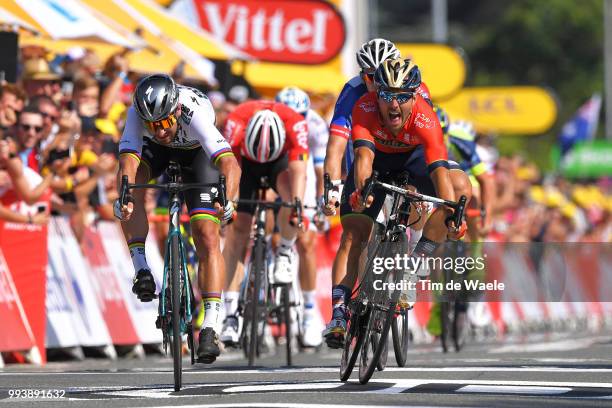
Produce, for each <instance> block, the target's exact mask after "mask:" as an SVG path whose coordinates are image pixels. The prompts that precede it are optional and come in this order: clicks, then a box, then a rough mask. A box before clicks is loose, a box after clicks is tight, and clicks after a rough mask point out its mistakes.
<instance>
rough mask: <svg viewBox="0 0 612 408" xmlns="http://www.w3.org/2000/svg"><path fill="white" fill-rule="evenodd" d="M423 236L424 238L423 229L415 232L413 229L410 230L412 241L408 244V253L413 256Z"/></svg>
mask: <svg viewBox="0 0 612 408" xmlns="http://www.w3.org/2000/svg"><path fill="white" fill-rule="evenodd" d="M422 236H423V230H422V229H421V230H418V231H415V230H413V229H412V228H410V241H409V242H408V253H409V254H412V251H414V248H416V245H417V242H419V240H420V239H421V237H422Z"/></svg>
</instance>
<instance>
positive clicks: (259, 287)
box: [243, 240, 266, 367]
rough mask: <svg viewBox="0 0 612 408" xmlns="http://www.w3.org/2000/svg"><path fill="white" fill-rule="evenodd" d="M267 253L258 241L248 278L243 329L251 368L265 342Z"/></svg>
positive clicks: (244, 345) (246, 352)
mask: <svg viewBox="0 0 612 408" xmlns="http://www.w3.org/2000/svg"><path fill="white" fill-rule="evenodd" d="M265 253H266V248H265V245H264V244H263V242H261V241H260V240H257V241H256V242H255V245H254V246H253V253H252V255H251V264H250V268H249V277H248V285H249V288H247V303H246V307H245V309H246V313H245V324H244V327H243V330H245V332H244V333H245V336H243V338H244V341H243V347H245V354H246V357H247V358H248V360H249V367H251V366H253V365H254V364H255V357H257V356H258V354H259V353H258V351H259V347H261V345H260V344H259V342H260V341H263V338H260V337H261V336H260V334H263V333H260V326H262V327H263V324H262V323H263V319H262V316H261V311H262V310H263V308H264V307H265V296H263V295H262V293H263V292H264V290H263V289H264V284H263V280H264V279H265V278H266V276H265V275H266V274H265V270H264V268H265ZM262 331H263V330H262Z"/></svg>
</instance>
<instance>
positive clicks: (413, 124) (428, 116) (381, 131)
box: [351, 92, 448, 165]
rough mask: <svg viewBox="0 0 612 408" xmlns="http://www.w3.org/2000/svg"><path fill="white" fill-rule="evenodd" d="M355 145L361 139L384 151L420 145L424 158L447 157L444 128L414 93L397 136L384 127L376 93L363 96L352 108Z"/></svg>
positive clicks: (441, 158) (429, 161)
mask: <svg viewBox="0 0 612 408" xmlns="http://www.w3.org/2000/svg"><path fill="white" fill-rule="evenodd" d="M352 116H353V130H352V133H351V136H352V139H353V145H355V142H356V141H358V140H366V141H370V142H372V143H374V146H375V147H376V150H380V151H381V152H385V153H405V152H410V151H412V150H414V148H415V147H416V146H418V145H423V147H424V149H425V161H426V162H427V164H428V165H429V164H431V163H433V162H435V161H439V160H447V159H448V153H447V151H446V146H445V145H444V136H443V134H442V128H441V127H440V122H439V121H438V116H437V115H436V113H435V112H434V111H433V109H432V108H431V106H429V104H428V103H427V102H426V101H425V99H423V98H422V97H421V96H420V95H419V94H417V95H415V101H414V104H413V106H412V112H411V113H410V118H408V120H407V121H406V123H405V124H404V127H403V129H402V130H401V131H400V133H399V134H398V135H397V136H394V135H393V134H392V133H391V132H390V131H388V130H387V129H385V127H384V125H383V124H382V122H381V120H380V117H379V113H378V101H377V100H376V93H375V92H370V93H367V94H365V95H363V96H362V97H361V98H359V100H358V101H357V103H356V104H355V107H354V108H353V114H352Z"/></svg>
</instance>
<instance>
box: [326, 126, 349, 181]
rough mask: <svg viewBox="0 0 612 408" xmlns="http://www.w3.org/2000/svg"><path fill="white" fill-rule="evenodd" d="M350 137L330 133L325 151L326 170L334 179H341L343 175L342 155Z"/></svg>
mask: <svg viewBox="0 0 612 408" xmlns="http://www.w3.org/2000/svg"><path fill="white" fill-rule="evenodd" d="M347 143H348V139H345V138H343V137H340V136H334V135H330V137H329V141H328V142H327V150H326V152H325V163H324V165H323V167H324V172H325V173H327V174H329V176H330V177H331V179H332V180H339V179H340V177H341V176H342V156H343V155H344V150H345V149H346V144H347Z"/></svg>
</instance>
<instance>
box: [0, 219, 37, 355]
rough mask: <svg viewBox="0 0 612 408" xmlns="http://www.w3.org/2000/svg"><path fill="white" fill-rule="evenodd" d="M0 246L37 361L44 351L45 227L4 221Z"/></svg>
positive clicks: (0, 234) (0, 233) (0, 235)
mask: <svg viewBox="0 0 612 408" xmlns="http://www.w3.org/2000/svg"><path fill="white" fill-rule="evenodd" d="M0 248H1V249H2V252H3V253H4V258H5V260H6V264H7V265H8V270H9V271H10V273H11V276H12V278H13V282H14V285H15V288H16V289H17V293H18V295H19V299H21V304H22V305H23V310H24V312H25V316H26V318H27V322H28V323H29V326H30V328H31V330H32V335H33V336H34V339H35V341H36V346H37V348H38V350H39V351H40V353H41V355H40V358H41V361H42V362H45V361H46V354H45V321H46V317H45V298H46V271H47V227H46V226H40V225H31V224H19V223H12V222H5V223H4V225H3V226H2V231H1V232H0Z"/></svg>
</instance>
